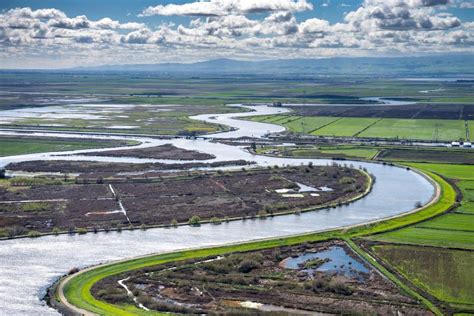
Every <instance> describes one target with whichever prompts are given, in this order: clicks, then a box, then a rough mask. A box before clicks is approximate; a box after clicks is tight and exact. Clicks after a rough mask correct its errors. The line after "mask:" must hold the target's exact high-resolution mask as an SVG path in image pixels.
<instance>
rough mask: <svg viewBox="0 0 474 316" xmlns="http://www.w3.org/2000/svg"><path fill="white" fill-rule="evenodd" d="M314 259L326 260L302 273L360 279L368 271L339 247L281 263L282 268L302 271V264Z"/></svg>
mask: <svg viewBox="0 0 474 316" xmlns="http://www.w3.org/2000/svg"><path fill="white" fill-rule="evenodd" d="M314 259H321V260H324V259H326V260H327V261H326V262H324V263H323V264H321V265H320V266H318V267H317V268H316V269H304V270H303V271H311V272H313V271H320V272H333V273H337V274H340V275H344V276H346V277H349V278H360V277H361V275H360V274H361V273H368V272H369V271H370V270H369V269H368V268H367V267H366V266H365V265H364V264H363V263H362V262H360V261H358V260H355V259H354V258H352V257H351V256H349V255H348V254H347V252H346V250H345V249H344V248H343V247H340V246H333V247H330V248H329V249H327V250H323V251H319V252H309V253H305V254H302V255H300V256H298V257H296V258H293V257H290V258H287V259H285V260H283V262H282V266H283V267H284V268H287V269H293V270H297V269H298V270H299V269H302V267H303V266H304V263H305V262H307V261H309V260H314Z"/></svg>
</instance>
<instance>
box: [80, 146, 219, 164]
mask: <svg viewBox="0 0 474 316" xmlns="http://www.w3.org/2000/svg"><path fill="white" fill-rule="evenodd" d="M85 155H86V156H106V157H135V158H151V159H173V160H175V159H177V158H176V157H179V159H180V160H207V159H213V158H215V156H213V155H210V154H206V153H201V152H198V151H193V150H186V149H181V148H178V147H175V146H173V145H171V144H166V145H162V146H156V147H148V148H137V149H129V150H127V149H124V150H111V151H104V152H99V153H90V154H85Z"/></svg>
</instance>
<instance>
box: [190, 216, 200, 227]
mask: <svg viewBox="0 0 474 316" xmlns="http://www.w3.org/2000/svg"><path fill="white" fill-rule="evenodd" d="M188 224H189V225H190V226H199V225H200V224H201V218H200V217H199V216H197V215H193V216H192V217H191V218H190V219H189V221H188Z"/></svg>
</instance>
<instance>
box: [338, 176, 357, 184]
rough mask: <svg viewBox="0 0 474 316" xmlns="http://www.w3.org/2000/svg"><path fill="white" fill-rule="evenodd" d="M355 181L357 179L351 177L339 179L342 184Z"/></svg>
mask: <svg viewBox="0 0 474 316" xmlns="http://www.w3.org/2000/svg"><path fill="white" fill-rule="evenodd" d="M354 182H355V179H354V178H351V177H342V178H341V180H339V183H340V184H352V183H354Z"/></svg>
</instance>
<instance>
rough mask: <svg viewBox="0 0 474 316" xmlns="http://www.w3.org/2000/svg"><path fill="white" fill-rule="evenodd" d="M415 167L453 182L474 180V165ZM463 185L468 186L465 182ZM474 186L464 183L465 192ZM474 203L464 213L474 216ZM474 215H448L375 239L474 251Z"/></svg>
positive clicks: (463, 207) (413, 165)
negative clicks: (456, 180) (463, 179)
mask: <svg viewBox="0 0 474 316" xmlns="http://www.w3.org/2000/svg"><path fill="white" fill-rule="evenodd" d="M409 165H410V166H411V167H416V168H418V169H421V170H424V171H428V170H429V171H430V172H437V173H439V174H441V175H443V176H445V177H447V178H450V179H460V178H468V179H469V178H471V177H473V176H472V174H474V172H473V171H474V166H469V165H446V164H418V163H411V164H409ZM460 183H464V181H461V182H460ZM471 185H472V183H471V182H469V181H468V182H466V184H464V190H465V189H466V188H467V187H470V186H471ZM471 206H472V205H471V204H469V205H466V204H465V203H463V204H462V206H461V207H460V208H459V210H460V211H461V212H466V213H474V212H473V210H472V208H471ZM473 230H474V216H472V215H464V214H456V213H455V214H446V215H442V216H440V217H437V218H434V219H432V220H430V221H427V222H423V223H420V224H417V225H412V226H410V227H407V228H404V229H401V230H395V231H391V232H388V233H385V234H382V235H376V236H373V237H372V239H376V240H379V241H384V242H397V243H407V244H420V245H430V246H437V247H456V248H464V249H474V233H473Z"/></svg>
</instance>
